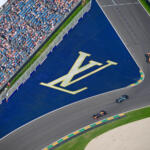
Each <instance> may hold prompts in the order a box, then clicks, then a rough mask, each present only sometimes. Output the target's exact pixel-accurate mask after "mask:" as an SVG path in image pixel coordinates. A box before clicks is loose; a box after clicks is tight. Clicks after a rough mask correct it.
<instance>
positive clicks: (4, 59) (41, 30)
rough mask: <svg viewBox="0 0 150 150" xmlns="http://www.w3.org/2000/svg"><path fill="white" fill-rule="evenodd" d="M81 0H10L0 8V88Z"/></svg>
mask: <svg viewBox="0 0 150 150" xmlns="http://www.w3.org/2000/svg"><path fill="white" fill-rule="evenodd" d="M80 2H81V0H13V1H7V3H6V4H5V7H3V9H2V11H1V12H0V90H1V89H2V88H3V87H4V86H5V85H6V84H7V83H8V81H9V80H10V79H11V78H12V77H13V76H14V75H15V74H16V73H17V72H18V70H20V68H21V67H22V66H23V65H24V64H25V63H26V62H27V61H28V60H29V59H30V58H31V56H33V54H35V52H36V51H37V50H38V48H39V47H40V46H41V45H42V44H43V43H44V42H45V41H46V39H47V38H48V37H50V35H51V34H52V33H53V32H54V31H55V29H56V28H57V27H58V26H59V25H60V24H61V23H62V22H63V21H64V20H65V19H66V18H67V16H68V15H69V14H70V13H71V12H72V11H73V9H74V8H76V6H77V5H78V4H79V3H80Z"/></svg>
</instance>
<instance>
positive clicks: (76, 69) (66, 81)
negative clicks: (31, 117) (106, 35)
mask: <svg viewBox="0 0 150 150" xmlns="http://www.w3.org/2000/svg"><path fill="white" fill-rule="evenodd" d="M87 56H88V57H89V56H91V55H90V54H88V53H85V52H81V51H80V52H79V57H78V58H77V60H76V61H75V63H74V64H73V66H72V68H71V69H70V71H69V72H68V73H67V74H66V75H64V76H62V77H60V78H58V79H56V80H54V81H51V82H49V83H43V82H41V83H40V84H41V85H43V86H47V87H50V88H53V89H56V90H60V91H62V92H66V93H69V94H77V93H79V92H82V91H84V90H86V89H87V87H83V88H81V89H79V90H76V91H70V90H67V89H65V87H67V86H69V85H71V84H73V83H76V82H78V81H80V80H82V79H84V78H86V77H88V76H90V75H92V74H95V73H96V72H98V71H101V70H103V69H105V68H107V67H109V66H111V65H117V64H118V63H116V62H113V61H110V60H107V61H106V62H107V64H106V65H103V64H102V63H99V62H96V61H94V60H90V61H89V63H88V64H87V65H84V66H81V65H82V63H83V61H84V60H85V58H86V57H87ZM96 65H97V66H101V67H99V68H98V69H95V70H94V71H91V72H89V73H87V74H85V75H83V76H81V77H79V78H77V79H75V80H72V79H73V77H74V76H75V75H77V74H79V73H81V72H83V71H85V70H87V69H89V68H91V67H93V66H96ZM102 65H103V66H102ZM58 83H61V84H60V87H58V86H56V84H58Z"/></svg>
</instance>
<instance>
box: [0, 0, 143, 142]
mask: <svg viewBox="0 0 150 150" xmlns="http://www.w3.org/2000/svg"><path fill="white" fill-rule="evenodd" d="M96 1H97V0H96ZM97 3H98V2H97ZM98 5H99V7H100V8H101V10H102V11H103V9H102V7H101V6H100V4H99V3H98ZM103 13H104V14H105V12H104V11H103ZM105 16H106V14H105ZM106 18H107V19H108V17H107V16H106ZM108 20H109V19H108ZM109 21H110V20H109ZM110 23H111V21H110ZM111 25H112V23H111ZM112 27H113V28H114V29H115V27H114V26H113V25H112ZM115 31H116V33H117V34H118V32H117V30H116V29H115ZM118 36H119V37H120V39H121V40H122V38H121V36H120V35H119V34H118ZM122 42H123V44H124V45H125V47H126V48H127V50H128V51H129V49H128V47H127V45H126V44H125V43H124V41H123V40H122ZM129 53H130V55H131V56H132V57H133V59H134V61H135V58H134V56H133V55H132V53H131V52H130V51H129ZM135 63H136V64H137V65H138V66H139V68H140V65H139V64H138V63H137V62H136V61H135ZM140 70H142V69H141V68H140ZM143 74H144V72H143ZM144 77H145V75H144ZM143 80H144V79H143ZM141 83H142V82H140V84H141ZM138 85H139V84H138ZM135 86H137V85H135ZM135 86H133V87H135ZM128 88H132V87H130V86H126V87H122V88H120V89H115V90H111V91H109V92H105V93H101V94H97V95H94V96H90V97H87V98H85V99H81V100H79V101H77V102H74V103H71V104H68V105H65V106H63V107H61V108H58V109H55V110H53V111H51V112H48V113H46V114H44V115H42V116H40V117H38V118H35V119H33V120H31V121H30V122H28V123H26V124H24V125H23V126H21V127H19V128H17V129H15V130H13V131H12V132H10V133H9V134H7V135H5V136H4V137H2V138H1V139H0V141H2V140H4V139H5V138H6V137H7V136H9V135H11V134H13V133H15V132H17V130H19V129H21V128H23V127H25V126H27V125H29V124H31V123H32V122H34V121H36V120H39V119H41V118H42V117H45V116H47V115H49V114H51V113H54V112H56V111H59V110H61V109H64V108H66V107H71V106H72V105H74V104H77V103H81V102H84V101H86V100H87V99H89V98H94V97H97V96H100V95H107V94H109V93H114V92H117V91H121V90H123V89H128Z"/></svg>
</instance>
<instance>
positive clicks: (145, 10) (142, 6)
mask: <svg viewBox="0 0 150 150" xmlns="http://www.w3.org/2000/svg"><path fill="white" fill-rule="evenodd" d="M139 2H140V4H141V6H142V7H143V9H144V10H145V12H146V13H147V15H148V16H150V14H149V13H148V11H147V10H146V8H145V7H144V6H143V4H142V3H141V1H140V0H139Z"/></svg>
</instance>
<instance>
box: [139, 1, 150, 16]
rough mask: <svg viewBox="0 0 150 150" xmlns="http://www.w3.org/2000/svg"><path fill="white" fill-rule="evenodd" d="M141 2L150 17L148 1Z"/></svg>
mask: <svg viewBox="0 0 150 150" xmlns="http://www.w3.org/2000/svg"><path fill="white" fill-rule="evenodd" d="M140 2H141V4H142V5H143V7H144V8H145V10H146V11H147V13H148V14H149V15H150V5H149V4H148V3H147V2H146V0H140Z"/></svg>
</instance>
